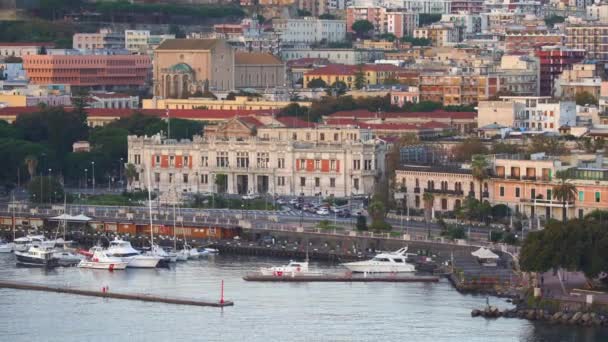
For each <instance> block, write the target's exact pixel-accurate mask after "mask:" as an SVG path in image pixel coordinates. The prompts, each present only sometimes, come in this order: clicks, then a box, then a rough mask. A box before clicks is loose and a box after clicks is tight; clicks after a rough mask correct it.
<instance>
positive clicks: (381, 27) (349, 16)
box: [346, 6, 386, 33]
mask: <svg viewBox="0 0 608 342" xmlns="http://www.w3.org/2000/svg"><path fill="white" fill-rule="evenodd" d="M357 20H367V21H369V22H370V23H372V25H374V31H375V33H384V32H386V27H385V25H386V8H382V7H359V6H351V7H349V8H347V9H346V31H347V32H354V31H353V24H354V23H355V22H356V21H357Z"/></svg>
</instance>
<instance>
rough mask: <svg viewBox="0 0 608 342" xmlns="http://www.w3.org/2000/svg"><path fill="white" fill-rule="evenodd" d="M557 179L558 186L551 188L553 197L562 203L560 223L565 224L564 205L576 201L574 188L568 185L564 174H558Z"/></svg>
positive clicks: (572, 185) (570, 184)
mask: <svg viewBox="0 0 608 342" xmlns="http://www.w3.org/2000/svg"><path fill="white" fill-rule="evenodd" d="M557 176H558V178H559V184H556V185H554V186H553V191H552V192H553V197H554V198H555V199H557V200H558V201H560V202H562V222H564V223H565V222H566V220H567V215H566V203H567V202H574V200H575V199H576V193H577V191H576V186H575V185H574V184H572V183H570V182H569V181H568V179H567V177H566V174H565V173H563V172H560V173H558V174H557Z"/></svg>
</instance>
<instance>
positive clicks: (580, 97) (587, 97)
mask: <svg viewBox="0 0 608 342" xmlns="http://www.w3.org/2000/svg"><path fill="white" fill-rule="evenodd" d="M574 101H575V102H576V104H577V105H579V106H585V105H595V106H597V99H596V98H595V96H593V95H592V94H591V93H589V92H588V91H581V92H578V93H576V95H575V96H574ZM575 124H576V122H572V123H571V126H574V125H575Z"/></svg>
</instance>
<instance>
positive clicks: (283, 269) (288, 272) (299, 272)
mask: <svg viewBox="0 0 608 342" xmlns="http://www.w3.org/2000/svg"><path fill="white" fill-rule="evenodd" d="M260 273H261V274H262V275H265V276H276V277H287V276H289V277H291V276H303V275H314V274H319V272H313V271H310V270H309V269H308V261H305V262H297V261H290V262H289V264H287V265H284V266H275V267H262V268H260Z"/></svg>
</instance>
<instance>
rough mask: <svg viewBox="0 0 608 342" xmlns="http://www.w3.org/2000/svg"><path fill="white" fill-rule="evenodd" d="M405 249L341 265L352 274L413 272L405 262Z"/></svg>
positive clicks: (413, 269)
mask: <svg viewBox="0 0 608 342" xmlns="http://www.w3.org/2000/svg"><path fill="white" fill-rule="evenodd" d="M406 258H407V247H403V248H401V249H399V250H397V251H395V252H387V253H380V254H377V255H376V256H375V257H374V258H373V259H371V260H365V261H356V262H348V263H344V264H342V265H343V266H344V267H346V268H348V269H349V270H350V271H352V272H358V273H407V272H415V271H416V268H415V267H414V265H412V264H410V263H408V262H407V261H406Z"/></svg>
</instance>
